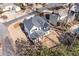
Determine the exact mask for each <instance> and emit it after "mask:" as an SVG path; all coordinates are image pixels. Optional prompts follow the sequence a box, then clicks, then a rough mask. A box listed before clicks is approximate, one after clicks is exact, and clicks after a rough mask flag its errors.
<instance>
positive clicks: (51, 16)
mask: <svg viewBox="0 0 79 59" xmlns="http://www.w3.org/2000/svg"><path fill="white" fill-rule="evenodd" d="M43 18H45V20H47V22H49V23H50V24H52V25H57V22H58V21H59V19H60V16H59V14H56V13H53V14H52V13H51V14H46V15H45V17H43Z"/></svg>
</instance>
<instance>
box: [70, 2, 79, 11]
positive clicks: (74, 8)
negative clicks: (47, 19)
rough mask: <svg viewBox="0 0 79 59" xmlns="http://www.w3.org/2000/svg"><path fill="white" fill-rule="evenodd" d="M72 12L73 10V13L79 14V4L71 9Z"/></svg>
mask: <svg viewBox="0 0 79 59" xmlns="http://www.w3.org/2000/svg"><path fill="white" fill-rule="evenodd" d="M71 10H72V11H75V12H79V3H75V4H74V5H73V6H72V7H71Z"/></svg>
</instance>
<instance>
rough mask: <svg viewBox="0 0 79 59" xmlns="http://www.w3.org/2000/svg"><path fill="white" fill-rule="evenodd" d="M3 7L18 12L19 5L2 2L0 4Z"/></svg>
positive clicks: (4, 9) (5, 9)
mask: <svg viewBox="0 0 79 59" xmlns="http://www.w3.org/2000/svg"><path fill="white" fill-rule="evenodd" d="M0 5H1V6H2V7H3V11H15V12H18V11H20V10H21V9H20V7H19V6H17V5H15V4H13V3H2V4H0Z"/></svg>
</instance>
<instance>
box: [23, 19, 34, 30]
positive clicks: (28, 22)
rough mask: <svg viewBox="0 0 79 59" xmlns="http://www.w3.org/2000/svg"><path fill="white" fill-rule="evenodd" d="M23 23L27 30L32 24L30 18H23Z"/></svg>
mask: <svg viewBox="0 0 79 59" xmlns="http://www.w3.org/2000/svg"><path fill="white" fill-rule="evenodd" d="M23 23H24V25H25V26H26V28H27V29H28V30H29V31H30V30H31V28H32V27H33V26H34V24H33V23H32V19H29V20H27V19H24V21H23Z"/></svg>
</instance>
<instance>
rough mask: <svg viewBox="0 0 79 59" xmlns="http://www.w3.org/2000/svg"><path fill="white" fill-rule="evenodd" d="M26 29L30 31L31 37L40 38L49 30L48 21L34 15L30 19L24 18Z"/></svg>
mask: <svg viewBox="0 0 79 59" xmlns="http://www.w3.org/2000/svg"><path fill="white" fill-rule="evenodd" d="M23 23H24V30H25V32H27V33H28V36H29V38H30V39H32V40H34V39H38V38H39V37H40V36H43V35H45V34H47V32H48V31H49V26H48V23H47V22H46V21H45V20H44V19H43V18H42V17H40V16H34V17H32V18H30V19H24V21H23Z"/></svg>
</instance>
